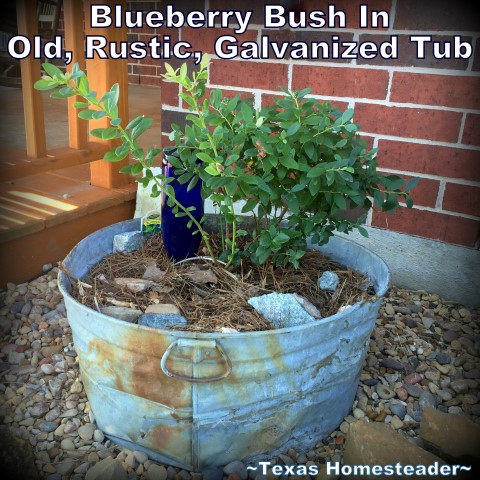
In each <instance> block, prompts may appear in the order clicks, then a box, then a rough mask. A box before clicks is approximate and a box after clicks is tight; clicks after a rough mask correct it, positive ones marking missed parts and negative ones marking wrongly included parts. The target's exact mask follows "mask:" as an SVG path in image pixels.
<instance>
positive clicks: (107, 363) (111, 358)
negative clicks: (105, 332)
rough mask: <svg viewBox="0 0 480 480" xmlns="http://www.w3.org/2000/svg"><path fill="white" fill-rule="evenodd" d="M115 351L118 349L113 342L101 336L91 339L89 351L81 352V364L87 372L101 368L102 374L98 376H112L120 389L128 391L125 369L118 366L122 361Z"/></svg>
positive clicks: (106, 377)
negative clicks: (110, 342)
mask: <svg viewBox="0 0 480 480" xmlns="http://www.w3.org/2000/svg"><path fill="white" fill-rule="evenodd" d="M115 352H116V349H114V348H113V347H112V345H111V344H109V343H107V342H104V341H102V340H101V339H99V338H96V339H93V340H90V341H89V342H88V347H87V352H86V353H85V354H81V353H79V357H80V365H81V368H82V369H83V370H85V371H86V372H90V371H91V370H101V375H99V376H98V378H104V379H108V378H112V379H113V381H114V384H115V387H116V388H117V389H118V390H121V391H122V392H128V386H126V385H125V383H124V380H125V376H124V375H123V374H124V371H121V370H120V369H119V368H118V367H119V366H120V365H121V361H120V360H119V359H118V358H117V356H116V354H115Z"/></svg>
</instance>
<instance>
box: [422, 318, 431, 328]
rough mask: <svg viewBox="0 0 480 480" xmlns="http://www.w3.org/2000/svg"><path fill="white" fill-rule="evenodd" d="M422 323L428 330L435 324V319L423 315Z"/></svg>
mask: <svg viewBox="0 0 480 480" xmlns="http://www.w3.org/2000/svg"><path fill="white" fill-rule="evenodd" d="M422 323H423V325H424V327H425V328H426V329H427V330H428V329H429V328H430V327H431V326H432V325H433V324H434V321H433V320H432V319H431V318H428V317H423V318H422Z"/></svg>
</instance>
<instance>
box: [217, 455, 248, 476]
mask: <svg viewBox="0 0 480 480" xmlns="http://www.w3.org/2000/svg"><path fill="white" fill-rule="evenodd" d="M223 473H224V474H225V475H230V474H231V473H235V474H237V475H238V476H239V477H240V479H241V480H247V478H248V471H247V469H246V467H245V465H244V464H243V463H242V462H240V461H239V460H234V461H233V462H230V463H229V464H227V465H225V466H224V467H223Z"/></svg>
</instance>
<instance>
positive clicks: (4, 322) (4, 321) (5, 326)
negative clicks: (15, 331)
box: [0, 317, 12, 336]
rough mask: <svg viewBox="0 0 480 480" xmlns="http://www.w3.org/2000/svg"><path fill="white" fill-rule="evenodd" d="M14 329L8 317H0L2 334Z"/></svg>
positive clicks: (0, 331) (0, 333)
mask: <svg viewBox="0 0 480 480" xmlns="http://www.w3.org/2000/svg"><path fill="white" fill-rule="evenodd" d="M11 329H12V321H11V320H10V319H9V318H7V317H0V335H2V336H3V335H5V334H7V333H8V332H10V330H11Z"/></svg>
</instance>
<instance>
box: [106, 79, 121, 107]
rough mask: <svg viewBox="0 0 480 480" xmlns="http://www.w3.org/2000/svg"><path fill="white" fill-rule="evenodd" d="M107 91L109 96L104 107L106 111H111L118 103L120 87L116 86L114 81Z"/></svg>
mask: <svg viewBox="0 0 480 480" xmlns="http://www.w3.org/2000/svg"><path fill="white" fill-rule="evenodd" d="M108 93H110V96H109V98H108V100H107V103H106V107H107V110H108V111H111V110H113V109H114V108H116V106H117V104H118V97H119V96H120V87H119V86H118V83H114V84H113V85H112V88H111V89H110V92H108Z"/></svg>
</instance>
